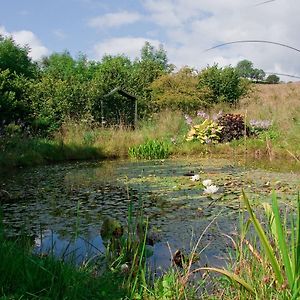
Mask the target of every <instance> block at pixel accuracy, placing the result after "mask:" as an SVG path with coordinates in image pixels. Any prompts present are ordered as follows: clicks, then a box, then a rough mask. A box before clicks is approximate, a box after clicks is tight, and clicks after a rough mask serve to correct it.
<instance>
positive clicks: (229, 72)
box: [198, 64, 247, 104]
mask: <svg viewBox="0 0 300 300" xmlns="http://www.w3.org/2000/svg"><path fill="white" fill-rule="evenodd" d="M198 80H199V82H198V88H200V89H203V88H205V89H207V88H208V89H210V90H211V93H212V97H211V99H210V101H211V104H213V103H219V102H227V103H229V104H236V103H237V102H238V100H239V98H240V97H241V96H242V95H244V94H245V93H246V92H247V84H246V83H245V81H244V80H242V79H241V78H240V76H239V73H238V72H237V70H236V68H233V67H225V68H219V67H218V65H217V64H215V65H213V66H212V67H209V66H208V67H207V68H206V69H204V70H202V71H201V72H200V73H199V77H198Z"/></svg>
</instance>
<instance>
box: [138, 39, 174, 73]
mask: <svg viewBox="0 0 300 300" xmlns="http://www.w3.org/2000/svg"><path fill="white" fill-rule="evenodd" d="M141 61H152V62H154V63H156V64H158V65H159V66H160V67H161V69H162V70H163V71H165V72H170V71H172V70H173V66H172V65H171V64H169V63H168V56H167V52H166V50H165V49H164V48H163V45H162V44H160V45H159V46H158V49H155V47H154V46H153V45H151V44H150V43H149V42H145V45H144V46H143V48H142V49H141Z"/></svg>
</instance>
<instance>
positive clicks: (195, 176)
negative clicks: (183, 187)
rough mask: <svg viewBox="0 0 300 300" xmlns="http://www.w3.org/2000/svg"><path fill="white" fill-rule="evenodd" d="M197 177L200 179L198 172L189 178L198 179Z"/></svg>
mask: <svg viewBox="0 0 300 300" xmlns="http://www.w3.org/2000/svg"><path fill="white" fill-rule="evenodd" d="M199 179H200V176H199V175H198V174H196V175H193V176H192V177H191V180H192V181H198V180H199Z"/></svg>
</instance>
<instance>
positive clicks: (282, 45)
mask: <svg viewBox="0 0 300 300" xmlns="http://www.w3.org/2000/svg"><path fill="white" fill-rule="evenodd" d="M241 43H264V44H272V45H277V46H281V47H285V48H288V49H290V50H293V51H296V52H299V53H300V49H298V48H295V47H292V46H290V45H287V44H283V43H278V42H273V41H267V40H238V41H231V42H226V43H222V44H218V45H216V46H213V47H211V48H208V49H205V50H204V52H207V51H210V50H213V49H217V48H220V47H223V46H227V45H232V44H241ZM268 73H270V74H275V75H281V76H287V77H291V78H300V76H298V75H290V74H280V73H275V72H268Z"/></svg>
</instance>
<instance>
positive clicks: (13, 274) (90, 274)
mask: <svg viewBox="0 0 300 300" xmlns="http://www.w3.org/2000/svg"><path fill="white" fill-rule="evenodd" d="M30 249H31V247H30V245H29V244H28V240H26V243H25V242H24V241H22V240H18V241H8V240H5V239H4V238H3V236H2V234H1V237H0V261H1V263H0V297H1V299H70V300H71V299H72V300H73V299H120V298H122V297H124V296H125V290H122V288H121V286H122V277H121V276H118V275H116V274H113V273H111V272H106V273H104V274H103V275H102V276H101V277H95V276H94V269H93V268H87V267H84V268H80V269H75V267H74V266H71V265H68V264H66V263H63V262H61V261H59V260H55V259H54V258H53V257H51V256H46V257H43V258H40V257H37V256H34V255H32V254H31V253H30Z"/></svg>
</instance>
